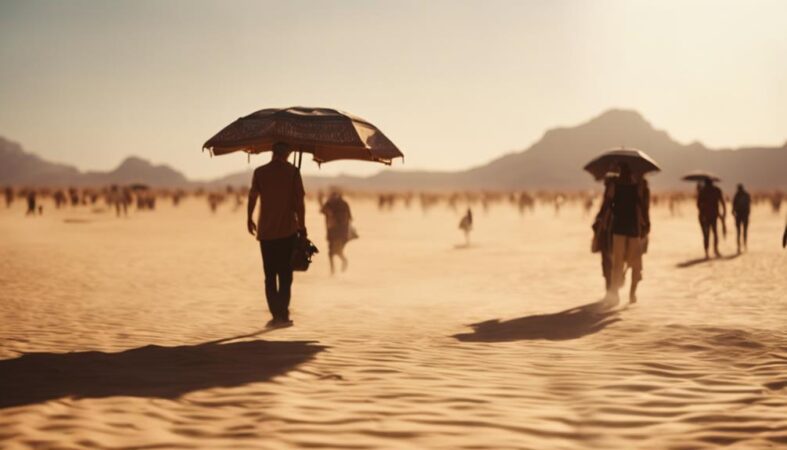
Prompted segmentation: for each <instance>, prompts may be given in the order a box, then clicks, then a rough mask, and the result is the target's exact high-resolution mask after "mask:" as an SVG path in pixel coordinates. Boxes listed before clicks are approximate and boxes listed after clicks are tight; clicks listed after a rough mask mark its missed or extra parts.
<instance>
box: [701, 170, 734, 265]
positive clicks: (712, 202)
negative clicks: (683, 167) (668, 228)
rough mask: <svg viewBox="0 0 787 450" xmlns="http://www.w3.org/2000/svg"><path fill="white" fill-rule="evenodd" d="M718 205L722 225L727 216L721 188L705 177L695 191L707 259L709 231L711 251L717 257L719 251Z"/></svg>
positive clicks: (706, 257) (719, 254)
mask: <svg viewBox="0 0 787 450" xmlns="http://www.w3.org/2000/svg"><path fill="white" fill-rule="evenodd" d="M719 205H721V220H722V226H724V219H725V218H726V217H727V205H725V203H724V195H723V194H722V193H721V189H719V188H718V187H716V186H715V185H714V184H713V180H711V179H710V178H708V179H706V180H705V182H704V184H703V185H702V187H701V188H700V189H699V191H698V192H697V209H699V213H700V227H702V243H703V245H704V247H705V259H708V258H709V256H708V246H709V244H710V233H711V232H713V253H714V254H715V255H716V257H717V258H719V257H721V253H719V231H718V226H717V222H718V220H719Z"/></svg>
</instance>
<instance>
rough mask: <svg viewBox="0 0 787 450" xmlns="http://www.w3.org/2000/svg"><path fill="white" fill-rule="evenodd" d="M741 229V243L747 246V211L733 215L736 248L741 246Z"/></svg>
mask: <svg viewBox="0 0 787 450" xmlns="http://www.w3.org/2000/svg"><path fill="white" fill-rule="evenodd" d="M741 231H743V245H744V247H745V246H748V243H747V241H748V237H749V236H748V235H749V213H745V214H744V213H738V214H736V215H735V235H736V240H737V242H738V248H740V246H741Z"/></svg>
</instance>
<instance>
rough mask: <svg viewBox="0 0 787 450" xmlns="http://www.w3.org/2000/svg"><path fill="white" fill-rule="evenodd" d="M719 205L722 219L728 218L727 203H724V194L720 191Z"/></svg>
mask: <svg viewBox="0 0 787 450" xmlns="http://www.w3.org/2000/svg"><path fill="white" fill-rule="evenodd" d="M719 203H721V217H722V218H724V217H727V202H725V201H724V194H722V192H721V189H720V190H719Z"/></svg>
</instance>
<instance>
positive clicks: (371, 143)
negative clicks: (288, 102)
mask: <svg viewBox="0 0 787 450" xmlns="http://www.w3.org/2000/svg"><path fill="white" fill-rule="evenodd" d="M276 142H286V143H287V144H290V145H291V146H293V147H294V149H295V150H296V151H298V152H306V153H311V154H312V156H313V157H314V161H316V162H317V163H318V164H319V163H324V162H328V161H335V160H338V159H355V160H362V161H374V162H381V163H383V164H391V161H392V160H393V159H394V158H399V157H402V158H403V157H404V155H403V154H402V152H401V151H399V149H398V148H396V146H395V145H394V144H393V142H391V141H390V140H389V139H388V138H387V137H386V136H385V135H384V134H383V133H382V131H380V130H379V129H378V128H377V127H375V126H374V125H372V124H371V123H370V122H368V121H366V120H364V119H362V118H360V117H358V116H354V115H351V114H348V113H345V112H341V111H337V110H335V109H329V108H305V107H291V108H281V109H279V108H269V109H263V110H260V111H257V112H254V113H251V114H249V115H248V116H245V117H241V118H240V119H238V120H236V121H234V122H232V123H231V124H229V125H227V126H226V127H224V129H222V130H221V131H219V132H218V133H217V134H216V135H215V136H213V137H212V138H210V139H208V141H207V142H205V145H203V149H205V148H207V149H209V150H210V151H211V153H212V154H214V155H224V154H227V153H232V152H236V151H243V152H246V153H261V152H265V151H270V150H271V148H272V146H273V144H275V143H276Z"/></svg>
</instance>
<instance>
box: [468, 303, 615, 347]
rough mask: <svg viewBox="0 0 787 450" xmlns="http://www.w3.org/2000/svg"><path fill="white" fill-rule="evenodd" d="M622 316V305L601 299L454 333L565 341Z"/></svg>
mask: <svg viewBox="0 0 787 450" xmlns="http://www.w3.org/2000/svg"><path fill="white" fill-rule="evenodd" d="M619 320H621V318H620V310H619V309H614V310H610V309H608V308H605V307H604V303H603V301H598V302H593V303H588V304H586V305H582V306H577V307H575V308H571V309H567V310H565V311H561V312H558V313H553V314H536V315H532V316H526V317H520V318H518V319H512V320H506V321H504V322H501V321H500V320H499V319H495V320H488V321H486V322H480V323H476V324H473V325H470V326H471V327H472V328H473V332H472V333H460V334H455V335H454V336H453V337H454V338H456V339H458V340H460V341H462V342H508V341H520V340H534V339H546V340H550V341H563V340H569V339H579V338H581V337H584V336H587V335H590V334H593V333H598V332H599V331H601V330H603V329H604V328H606V327H607V326H608V325H610V324H613V323H615V322H617V321H619Z"/></svg>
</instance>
